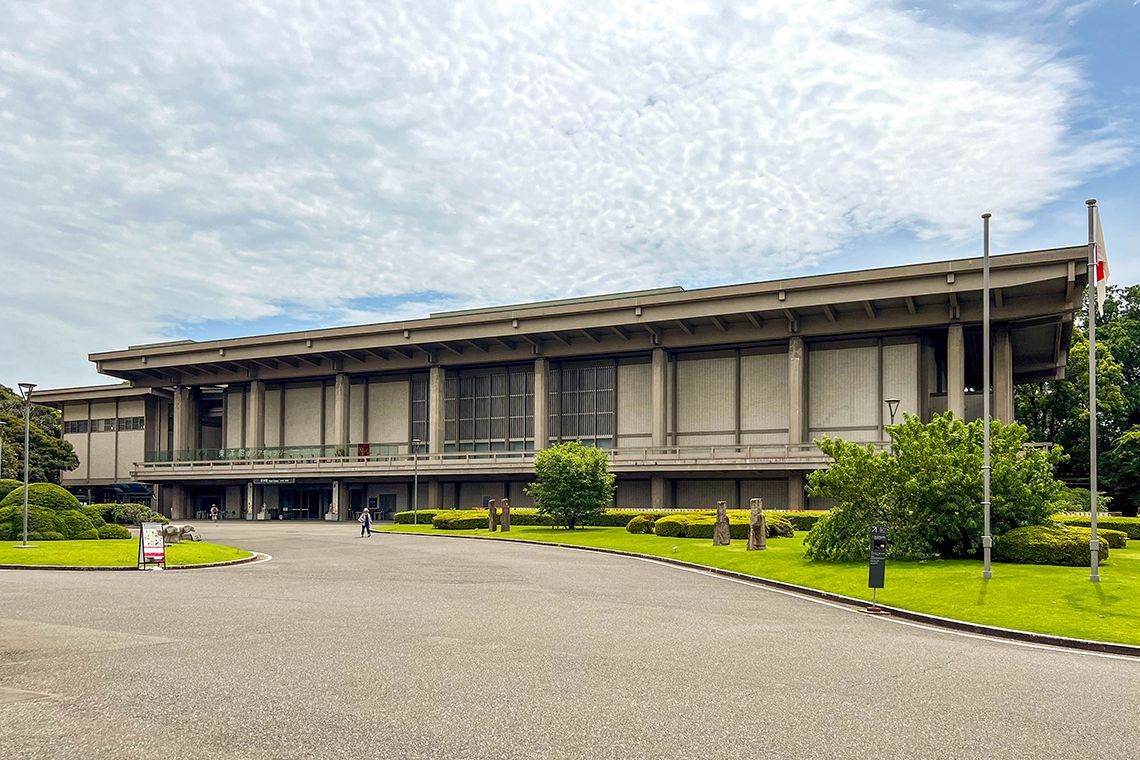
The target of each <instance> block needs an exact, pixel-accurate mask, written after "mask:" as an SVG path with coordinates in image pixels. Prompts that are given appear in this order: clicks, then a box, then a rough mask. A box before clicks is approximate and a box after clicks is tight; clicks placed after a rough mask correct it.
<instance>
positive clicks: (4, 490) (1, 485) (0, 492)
mask: <svg viewBox="0 0 1140 760" xmlns="http://www.w3.org/2000/svg"><path fill="white" fill-rule="evenodd" d="M22 485H24V484H23V483H22V482H21V481H19V480H13V479H12V478H0V501H3V500H4V497H5V496H7V495H8V494H10V493H11V492H12V491H15V490H16V489H17V488H19V487H20V486H22Z"/></svg>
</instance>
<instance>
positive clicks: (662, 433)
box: [649, 348, 669, 446]
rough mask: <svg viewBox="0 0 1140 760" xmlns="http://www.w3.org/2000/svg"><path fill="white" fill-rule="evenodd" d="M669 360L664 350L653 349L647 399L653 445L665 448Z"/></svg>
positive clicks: (666, 443)
mask: <svg viewBox="0 0 1140 760" xmlns="http://www.w3.org/2000/svg"><path fill="white" fill-rule="evenodd" d="M668 370H669V359H668V356H667V355H666V354H665V349H663V348H655V349H653V362H652V365H651V367H650V381H649V397H650V414H651V415H652V419H653V428H652V429H653V445H654V446H667V445H668V444H669V441H668V422H669V398H668V395H669V392H668V389H669V382H668V374H667V373H668Z"/></svg>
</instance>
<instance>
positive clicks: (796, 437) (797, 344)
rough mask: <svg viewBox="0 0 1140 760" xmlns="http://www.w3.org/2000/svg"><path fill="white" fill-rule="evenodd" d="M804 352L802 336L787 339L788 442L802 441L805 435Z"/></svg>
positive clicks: (805, 391) (805, 383)
mask: <svg viewBox="0 0 1140 760" xmlns="http://www.w3.org/2000/svg"><path fill="white" fill-rule="evenodd" d="M805 352H806V349H805V347H804V339H803V338H801V337H799V336H798V335H797V336H793V337H792V338H791V339H790V340H789V341H788V443H803V442H804V439H805V438H806V435H807V424H806V423H807V414H806V413H805V412H806V410H805V406H806V404H805V400H806V399H807V382H806V374H805V370H806V367H805V364H806V362H807V357H806V356H805Z"/></svg>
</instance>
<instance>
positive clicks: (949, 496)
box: [805, 414, 1064, 561]
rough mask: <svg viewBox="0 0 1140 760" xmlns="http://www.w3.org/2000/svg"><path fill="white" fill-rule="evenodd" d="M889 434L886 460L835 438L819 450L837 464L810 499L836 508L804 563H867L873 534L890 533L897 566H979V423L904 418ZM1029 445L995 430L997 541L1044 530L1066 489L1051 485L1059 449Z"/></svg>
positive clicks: (812, 539) (811, 541)
mask: <svg viewBox="0 0 1140 760" xmlns="http://www.w3.org/2000/svg"><path fill="white" fill-rule="evenodd" d="M887 433H888V434H889V435H890V437H891V448H890V449H889V450H888V451H878V452H876V451H875V450H874V449H873V448H872V447H870V446H862V445H860V444H856V443H851V442H849V441H844V440H842V439H839V438H823V439H820V440H819V441H817V443H818V445H819V447H820V449H822V450H823V452H824V453H826V454H827V455H828V456H830V457H831V458H832V460H833V463H832V465H831V467H830V468H829V469H826V470H817V471H816V472H813V473H811V474H810V475H809V476H808V493H810V494H811V495H812V496H818V497H823V498H827V499H833V500H834V501H835V502H836V506H835V507H834V508H833V509H832V510H831V513H830V514H829V515H828V516H827V517H825V518H824V519H822V520H820V521H819V523H817V524H816V527H815V528H813V529H812V531H811V533H809V534H808V537H807V539H806V541H805V544H806V546H807V553H806V556H807V557H808V558H809V559H825V560H840V561H851V560H859V559H865V558H866V557H867V554H868V551H869V547H868V540H869V539H868V535H869V531H870V528H871V526H872V525H886V526H887V528H888V530H889V531H890V536H891V539H890V553H891V556H893V557H896V558H899V559H922V558H926V557H943V558H950V557H970V556H975V555H976V554H977V553H978V552H980V551H981V541H982V526H983V514H982V459H983V453H982V436H983V426H982V421H981V420H975V421H974V422H971V423H968V424H967V423H964V422H962V420H960V419H956V418H955V417H954V416H953V415H952V414H943V415H936V416H935V418H934V419H933V420H932V421H931V422H929V423H923V422H922V420H921V419H919V418H918V417H915V416H913V415H910V414H907V415H904V421H903V422H902V423H901V424H898V425H891V426H888V427H887ZM1028 441H1029V432H1028V430H1027V429H1026V428H1025V426H1024V425H1019V424H1010V425H1003V424H1001V423H1000V422H994V423H993V425H992V427H991V459H990V462H991V467H992V470H991V477H990V484H991V531H992V534H993V535H994V536H998V535H1001V534H1002V533H1004V532H1006V531H1008V530H1011V529H1013V528H1016V527H1020V526H1022V525H1037V524H1041V523H1044V522H1045V521H1047V520H1048V518H1049V515H1050V514H1051V512H1052V509H1053V507H1052V505H1051V504H1050V500H1051V499H1052V498H1053V497H1054V496H1055V495H1056V494H1057V493H1058V491H1059V490H1060V489H1061V487H1062V486H1061V483H1059V482H1058V481H1057V480H1056V479H1055V478H1054V477H1053V468H1054V467H1055V466H1056V465H1057V463H1058V462H1060V461H1061V460H1062V459H1063V456H1064V455H1063V453H1062V450H1061V448H1060V447H1059V446H1053V447H1051V448H1049V449H1040V448H1029V447H1027V446H1026V444H1027V443H1028Z"/></svg>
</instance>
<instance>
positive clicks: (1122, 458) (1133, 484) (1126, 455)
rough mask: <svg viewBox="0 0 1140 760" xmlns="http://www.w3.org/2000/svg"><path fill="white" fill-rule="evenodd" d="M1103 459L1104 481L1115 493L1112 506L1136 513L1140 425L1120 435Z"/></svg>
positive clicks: (1139, 497)
mask: <svg viewBox="0 0 1140 760" xmlns="http://www.w3.org/2000/svg"><path fill="white" fill-rule="evenodd" d="M1104 459H1105V462H1104V464H1105V467H1104V483H1105V485H1107V486H1108V487H1109V489H1110V490H1111V491H1112V493H1113V494H1115V496H1114V497H1113V502H1114V505H1115V506H1114V508H1119V509H1120V510H1121V511H1122V512H1125V513H1128V514H1136V512H1137V508H1138V507H1140V425H1137V426H1136V427H1134V428H1132V429H1131V430H1129V431H1128V432H1126V433H1125V434H1124V435H1122V436H1120V439H1119V440H1117V442H1116V445H1115V446H1113V447H1112V449H1111V450H1110V451H1109V452H1108V454H1107V455H1105V458H1104Z"/></svg>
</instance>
